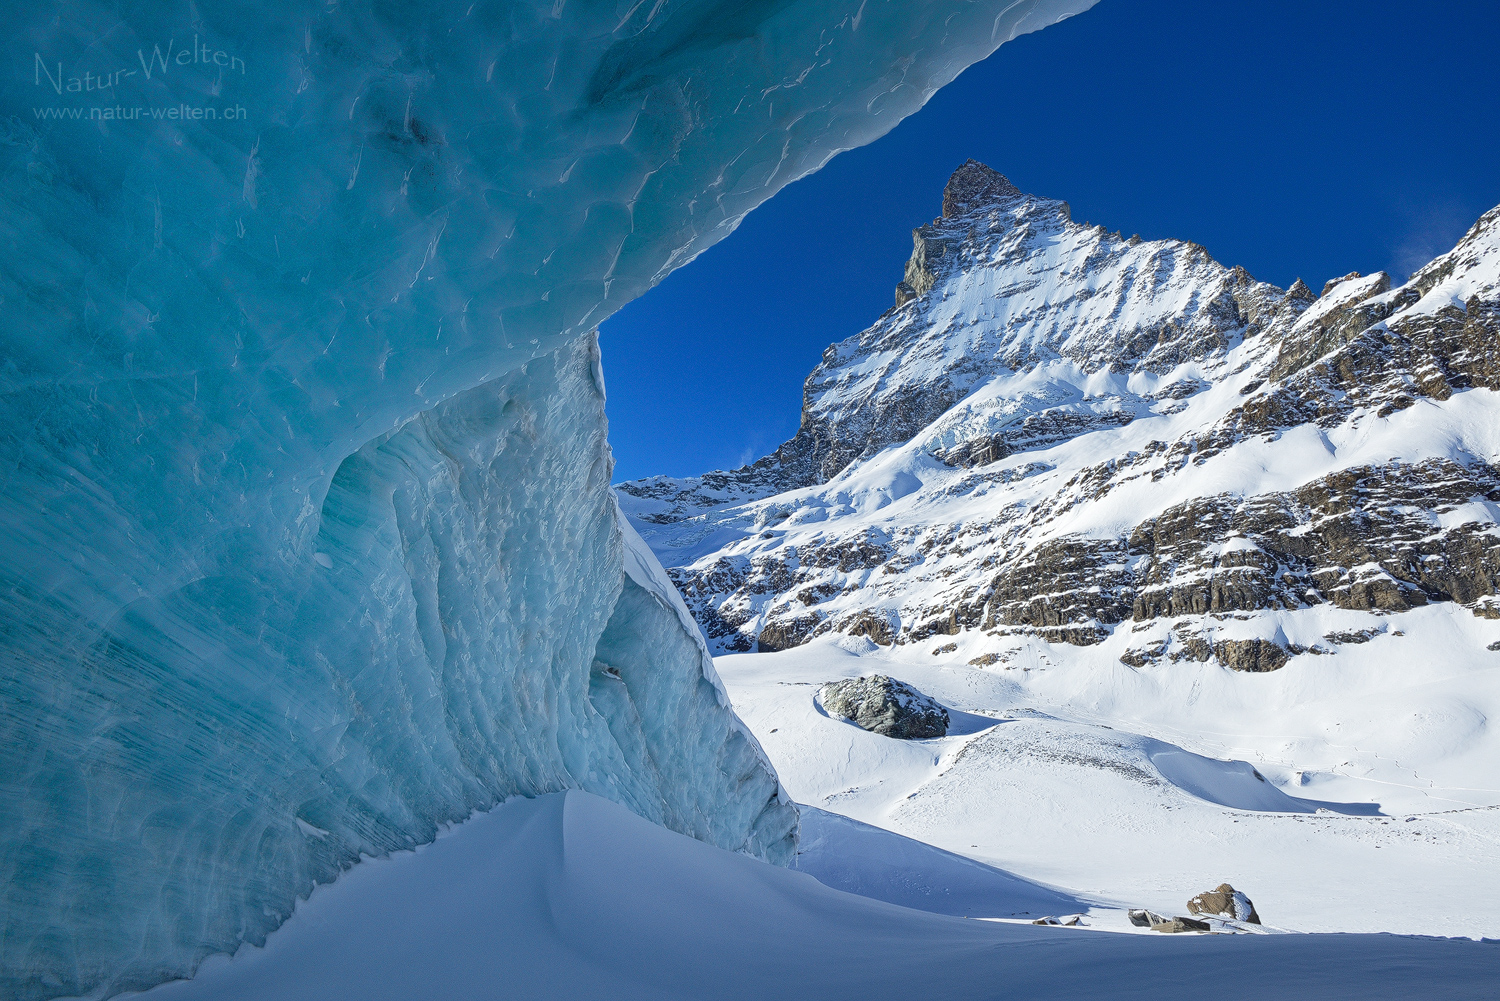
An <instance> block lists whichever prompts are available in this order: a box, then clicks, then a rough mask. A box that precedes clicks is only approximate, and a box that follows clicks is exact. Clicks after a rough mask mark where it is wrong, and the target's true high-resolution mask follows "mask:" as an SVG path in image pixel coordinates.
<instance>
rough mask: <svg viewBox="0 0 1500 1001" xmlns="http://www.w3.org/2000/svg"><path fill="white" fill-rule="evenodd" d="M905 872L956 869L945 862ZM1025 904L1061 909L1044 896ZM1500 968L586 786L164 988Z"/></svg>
mask: <svg viewBox="0 0 1500 1001" xmlns="http://www.w3.org/2000/svg"><path fill="white" fill-rule="evenodd" d="M889 850H891V851H897V852H899V851H900V848H899V846H897V847H893V848H890V849H889ZM906 857H907V858H908V859H910V858H911V856H910V855H908V856H906ZM906 875H907V876H908V877H910V878H916V879H922V878H927V879H936V880H938V881H941V880H942V879H943V878H944V877H945V875H947V874H946V873H945V872H944V866H943V863H942V862H941V860H936V861H929V864H928V865H927V867H926V868H925V869H924V868H921V867H920V866H919V867H916V868H913V869H910V870H907V872H906ZM995 877H996V878H998V879H1003V875H1002V874H995ZM1028 894H1029V896H1028ZM1014 899H1015V900H1016V901H1017V902H1020V901H1023V900H1025V901H1030V902H1034V903H1044V904H1047V905H1050V904H1053V903H1055V902H1057V899H1056V898H1055V897H1054V898H1051V899H1045V898H1040V897H1039V896H1038V894H1037V893H1036V891H1035V890H1034V889H1032V890H1026V889H1024V885H1023V889H1022V890H1021V891H1020V895H1018V896H1017V897H1015V898H1014ZM414 929H420V930H421V932H422V934H420V935H413V934H412V932H413V930H414ZM1497 975H1500V950H1497V947H1496V946H1495V945H1494V944H1493V943H1475V942H1465V941H1444V940H1440V939H1431V938H1427V939H1417V938H1396V937H1392V936H1358V935H1341V936H1336V937H1333V936H1308V935H1260V936H1252V935H1232V936H1162V935H1154V934H1151V933H1146V934H1138V935H1108V934H1095V933H1091V932H1090V931H1089V930H1086V929H1075V928H1047V927H1041V928H1039V927H1033V926H1031V925H1029V924H1014V923H997V922H991V921H980V920H964V919H963V918H961V917H951V916H947V915H943V914H935V913H924V912H922V911H918V910H910V909H907V908H904V907H899V906H893V905H892V904H889V903H884V902H881V901H878V900H871V899H868V898H865V897H859V896H854V895H851V894H847V893H842V892H839V891H837V890H834V889H830V888H828V887H826V886H823V885H820V884H819V883H817V882H815V881H814V880H813V879H811V878H809V877H808V876H806V875H804V874H802V873H798V872H792V871H788V870H786V869H780V868H777V867H774V866H769V865H765V864H763V863H760V862H757V861H755V860H753V859H747V858H744V857H743V856H737V855H734V854H731V853H729V852H725V851H722V850H720V849H716V848H712V847H709V846H707V845H704V844H702V843H701V842H696V841H692V840H690V839H687V838H684V837H682V836H680V835H677V834H674V833H672V832H670V831H666V830H664V829H662V828H659V827H654V826H652V825H650V824H647V823H645V822H644V821H641V820H640V819H639V818H637V817H634V816H633V815H631V814H629V813H627V812H626V811H624V810H622V809H620V808H619V807H616V806H614V805H613V804H610V803H608V802H606V801H603V800H600V799H597V798H595V797H591V796H589V795H587V794H583V793H576V792H570V793H566V794H560V795H553V796H546V797H542V798H540V799H536V800H523V801H513V802H511V803H507V804H505V805H504V806H501V807H499V808H498V809H496V810H493V811H491V812H490V813H488V814H486V815H482V816H479V817H476V818H474V819H472V820H470V821H469V822H467V823H465V824H462V825H460V826H458V827H457V828H455V829H454V830H452V831H450V832H448V833H447V834H445V835H444V836H442V837H440V838H439V839H438V840H437V841H436V842H435V843H434V844H431V845H428V846H426V847H424V848H421V849H418V850H417V851H416V852H415V853H400V854H398V855H396V856H394V857H392V858H390V859H385V860H380V861H375V862H370V863H367V864H365V865H361V866H360V867H358V868H357V869H356V870H355V871H354V872H352V873H350V874H349V875H347V876H346V877H345V878H343V879H341V880H340V881H339V882H338V883H336V884H334V885H333V886H329V887H323V888H320V889H319V890H318V891H316V892H315V893H314V894H313V896H312V897H311V899H309V900H308V901H306V902H304V903H303V904H302V905H301V906H299V908H298V912H297V914H296V915H295V916H294V917H293V918H292V919H291V920H290V921H288V922H287V924H286V925H285V927H283V928H282V929H281V930H280V931H278V932H276V933H275V934H273V935H272V936H271V937H270V939H269V941H268V942H267V945H266V947H265V948H264V949H260V948H254V947H246V948H244V949H242V950H241V952H240V953H239V954H238V955H236V956H235V957H234V958H233V959H225V958H223V957H215V958H214V959H212V960H210V961H208V962H207V963H205V964H204V966H203V968H202V970H201V971H200V973H199V975H198V977H196V978H195V979H193V980H191V981H185V982H177V983H172V984H167V985H164V986H162V987H160V988H157V989H156V990H154V991H151V992H150V993H148V994H146V995H144V997H147V998H151V999H160V1001H175V999H182V1001H190V999H205V1001H207V999H214V1001H229V999H244V1001H250V999H261V998H273V997H274V998H277V999H285V1001H297V999H303V998H306V999H319V1001H322V999H325V998H333V997H357V998H361V999H368V1001H384V999H390V1001H398V999H400V1001H406V999H411V998H427V997H434V998H436V997H441V998H451V999H456V1001H467V999H471V998H549V999H557V1001H572V999H575V998H577V999H582V998H599V997H608V998H621V999H655V1001H667V999H684V1001H687V999H692V1001H699V999H703V998H715V999H724V1001H737V999H745V1001H751V999H756V1001H760V999H765V998H773V997H774V998H792V999H804V998H805V999H808V1001H812V999H836V1001H844V999H848V1001H874V999H893V1001H894V999H898V998H909V997H911V996H912V995H913V994H914V993H916V994H921V995H923V996H929V997H943V998H958V997H976V998H995V997H1007V998H1008V997H1018V998H1020V997H1098V996H1104V995H1105V994H1106V993H1107V995H1108V996H1109V997H1116V998H1140V999H1154V998H1173V999H1176V998H1190V997H1200V996H1202V993H1203V990H1204V985H1205V984H1210V983H1228V984H1233V985H1235V988H1236V989H1237V990H1243V991H1245V992H1246V993H1252V994H1258V995H1263V996H1270V997H1278V998H1317V999H1319V1001H1334V999H1342V998H1348V999H1351V1001H1352V999H1361V1001H1367V999H1384V998H1392V999H1395V998H1401V999H1405V998H1410V997H1413V996H1428V997H1432V996H1442V997H1445V998H1476V999H1477V998H1482V997H1488V996H1489V994H1490V992H1491V991H1492V988H1493V984H1494V980H1495V978H1496V976H1497ZM1106 985H1107V987H1106Z"/></svg>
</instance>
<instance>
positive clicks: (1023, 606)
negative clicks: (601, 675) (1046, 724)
mask: <svg viewBox="0 0 1500 1001" xmlns="http://www.w3.org/2000/svg"><path fill="white" fill-rule="evenodd" d="M913 244H914V245H913V252H912V257H911V260H910V261H909V262H908V264H907V266H906V269H905V273H904V275H903V276H902V278H901V280H900V282H899V283H898V284H897V285H896V291H895V305H894V307H893V308H892V309H891V310H889V311H887V312H886V313H885V314H884V315H883V316H881V317H880V318H879V319H878V320H876V321H875V323H874V324H873V325H871V326H870V328H869V329H867V330H865V331H864V332H862V333H860V334H858V335H856V336H854V337H851V338H849V339H848V340H846V341H843V342H840V343H838V344H835V345H832V346H831V347H829V348H828V350H827V351H826V352H825V353H824V356H823V360H822V362H821V364H819V365H818V367H817V368H816V369H814V370H813V372H812V374H811V375H809V377H808V379H807V383H806V386H805V389H804V401H803V409H802V422H801V427H800V428H799V430H798V432H797V434H796V436H795V437H793V438H792V439H791V440H790V441H788V442H787V443H786V444H784V445H782V446H781V447H780V448H779V449H777V450H776V451H775V452H774V453H772V454H771V455H769V456H767V457H766V458H764V459H761V460H759V461H758V462H756V463H754V464H752V465H749V466H746V467H743V468H741V469H738V470H733V471H729V472H716V473H709V474H706V475H704V476H702V477H695V478H691V479H670V478H666V477H653V478H649V479H645V480H637V481H632V482H629V483H624V484H620V485H619V486H618V487H617V493H618V495H619V497H620V500H621V504H622V507H623V508H624V510H625V511H626V513H627V514H628V515H629V516H630V517H631V518H632V520H633V521H634V522H635V524H636V525H637V526H638V527H639V529H640V530H641V532H642V535H643V536H644V537H645V538H646V540H647V541H648V542H649V543H650V544H651V545H652V547H653V548H654V549H655V550H656V552H657V553H658V554H659V555H660V556H661V558H662V561H663V563H664V564H666V565H667V566H668V567H669V568H670V571H671V573H672V575H673V577H674V579H675V580H676V582H677V584H678V585H679V587H680V588H681V589H682V590H683V592H684V594H685V596H686V598H687V600H688V603H689V606H690V607H691V608H692V609H693V611H694V614H695V615H696V616H697V618H698V621H699V623H700V624H701V625H702V626H703V628H704V631H705V633H706V634H707V635H708V637H709V639H710V642H711V644H713V645H714V646H715V648H716V649H717V650H719V651H744V650H751V649H756V648H757V644H758V648H759V649H762V650H770V649H783V648H786V647H789V646H794V645H797V644H799V643H802V642H805V641H807V640H808V639H810V638H812V637H814V636H817V635H821V634H824V633H829V632H841V633H846V634H855V635H866V636H869V637H870V638H871V639H873V640H875V641H876V642H878V643H882V644H889V643H912V642H920V641H924V640H928V639H929V638H930V637H933V636H934V635H952V634H957V633H959V632H961V631H966V630H976V631H981V630H982V631H984V632H985V633H988V634H989V635H990V637H992V639H993V644H992V646H993V647H994V650H993V652H992V653H990V654H986V655H984V657H985V659H987V662H988V663H999V662H1003V661H1004V659H1005V657H1006V652H1007V638H1008V637H1015V636H1030V637H1037V638H1040V639H1043V640H1045V641H1047V642H1049V643H1055V644H1063V645H1071V646H1092V645H1096V644H1100V643H1108V644H1110V645H1111V647H1110V648H1111V650H1113V649H1114V648H1116V647H1117V648H1118V655H1119V659H1120V660H1122V661H1123V662H1124V663H1126V664H1130V665H1132V666H1143V665H1146V664H1149V663H1170V662H1171V661H1173V660H1181V659H1190V660H1196V661H1205V660H1210V659H1213V660H1217V661H1218V662H1219V663H1220V664H1222V665H1223V666H1225V667H1228V668H1233V669H1236V670H1244V671H1269V670H1276V669H1278V668H1281V667H1282V666H1284V665H1285V664H1287V663H1288V662H1289V661H1290V660H1291V659H1293V658H1296V657H1303V656H1320V655H1327V654H1331V653H1334V652H1336V651H1337V650H1338V648H1339V647H1341V646H1345V645H1348V644H1357V643H1360V642H1362V641H1363V640H1364V639H1368V638H1369V637H1370V636H1372V635H1375V634H1377V633H1382V632H1387V631H1396V632H1399V631H1400V625H1399V624H1400V622H1401V619H1400V615H1401V613H1403V612H1405V611H1407V610H1409V609H1412V608H1415V607H1417V606H1422V605H1429V604H1434V603H1447V604H1448V605H1449V606H1451V607H1452V609H1453V614H1455V615H1461V616H1464V617H1468V618H1470V620H1471V621H1472V616H1474V615H1478V616H1481V617H1489V618H1500V601H1497V599H1496V597H1495V594H1496V590H1497V584H1500V527H1497V524H1496V522H1497V515H1500V466H1497V464H1500V208H1497V209H1495V210H1492V211H1491V212H1488V213H1486V214H1485V215H1484V216H1483V217H1482V218H1481V219H1480V220H1479V221H1478V222H1477V223H1475V225H1474V227H1473V228H1472V229H1471V230H1470V231H1469V233H1468V234H1467V235H1466V236H1465V237H1464V238H1463V240H1462V241H1460V243H1459V244H1458V245H1457V246H1456V247H1455V248H1454V249H1453V250H1452V251H1451V252H1449V253H1447V254H1445V255H1443V256H1442V257H1439V258H1438V259H1437V260H1435V261H1433V262H1432V263H1431V264H1429V265H1427V266H1426V267H1424V268H1422V269H1421V270H1420V271H1418V272H1417V273H1416V274H1415V275H1413V276H1412V277H1411V279H1410V280H1409V281H1407V282H1405V283H1404V284H1401V285H1393V282H1392V280H1391V278H1390V277H1389V276H1388V275H1385V274H1374V275H1368V276H1362V275H1360V274H1358V273H1351V274H1348V275H1344V276H1342V277H1339V278H1335V279H1333V280H1331V281H1329V282H1327V283H1326V284H1325V285H1323V286H1322V292H1321V294H1314V293H1313V292H1312V290H1311V289H1310V288H1309V287H1308V286H1307V285H1305V284H1304V283H1303V282H1302V281H1300V280H1299V281H1297V282H1295V283H1294V284H1293V285H1292V287H1291V288H1289V289H1284V290H1283V289H1280V288H1277V287H1275V286H1272V285H1269V284H1267V283H1264V282H1258V281H1256V280H1255V279H1254V278H1252V277H1251V276H1250V275H1249V274H1248V273H1247V272H1246V271H1245V270H1244V269H1243V268H1238V267H1225V266H1223V265H1221V264H1219V263H1218V262H1216V261H1215V260H1213V258H1211V257H1210V256H1209V254H1208V252H1207V251H1206V250H1204V248H1202V247H1200V246H1198V245H1197V244H1193V243H1189V242H1183V241H1176V240H1165V241H1143V240H1141V239H1140V238H1139V237H1135V236H1131V237H1128V238H1127V237H1123V236H1122V235H1121V234H1120V233H1117V232H1108V231H1106V230H1105V229H1104V227H1102V226H1094V225H1090V224H1088V223H1082V224H1080V223H1077V222H1074V221H1073V220H1072V218H1071V214H1070V211H1069V208H1068V206H1067V204H1066V203H1065V202H1060V201H1055V200H1052V199H1046V198H1040V197H1037V196H1034V195H1028V194H1025V193H1022V192H1021V191H1019V190H1018V189H1016V188H1015V186H1014V185H1012V184H1011V183H1010V182H1009V181H1008V180H1006V179H1005V178H1004V177H1003V176H1001V175H1000V174H998V173H996V172H995V171H993V170H991V169H990V168H988V167H986V166H984V165H982V164H979V163H976V162H974V161H972V160H971V161H969V162H968V163H965V164H964V165H963V166H961V167H960V168H959V169H958V170H957V171H955V172H954V174H953V176H952V178H951V179H950V181H949V182H948V185H947V187H946V189H945V190H944V192H943V214H942V216H941V217H939V218H937V219H934V220H933V221H932V222H931V223H929V224H927V225H925V226H922V227H920V228H918V229H917V230H915V231H914V233H913ZM1309 630H1311V631H1312V632H1311V633H1310V632H1309ZM1310 635H1313V636H1314V639H1313V640H1312V641H1309V639H1308V637H1309V636H1310Z"/></svg>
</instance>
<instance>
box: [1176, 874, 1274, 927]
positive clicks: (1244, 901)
mask: <svg viewBox="0 0 1500 1001" xmlns="http://www.w3.org/2000/svg"><path fill="white" fill-rule="evenodd" d="M1187 906H1188V910H1189V911H1190V912H1192V913H1193V914H1211V915H1213V916H1214V917H1220V918H1230V919H1231V920H1234V921H1243V922H1245V923H1246V924H1252V925H1258V924H1260V915H1259V914H1257V913H1255V905H1254V904H1253V903H1251V901H1250V898H1249V897H1247V896H1245V895H1244V894H1243V893H1241V892H1240V891H1238V890H1236V889H1235V888H1234V887H1232V886H1230V885H1229V884H1228V883H1220V884H1219V888H1218V889H1217V890H1210V891H1209V892H1207V893H1200V894H1198V895H1197V896H1196V897H1194V898H1193V899H1192V900H1189V901H1188V904H1187Z"/></svg>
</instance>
